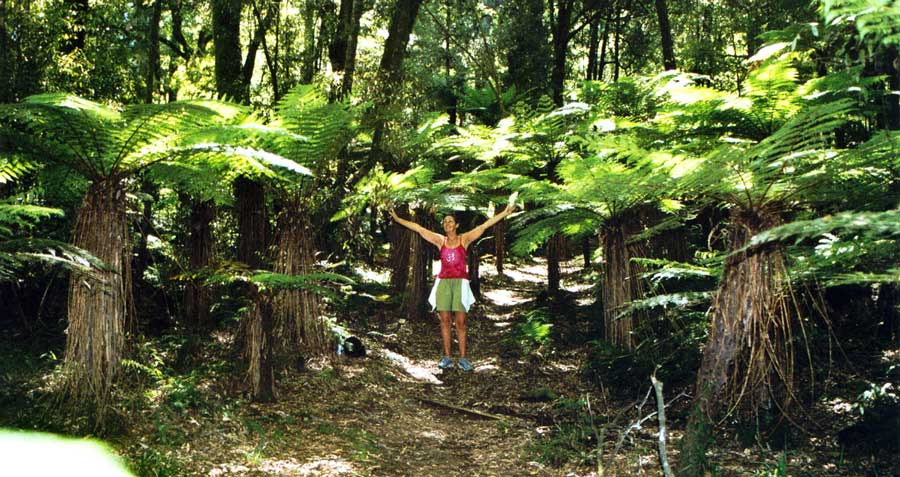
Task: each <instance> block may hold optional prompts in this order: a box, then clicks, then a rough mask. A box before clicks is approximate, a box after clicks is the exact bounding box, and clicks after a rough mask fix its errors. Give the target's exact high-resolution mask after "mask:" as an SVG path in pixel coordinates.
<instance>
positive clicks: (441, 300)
mask: <svg viewBox="0 0 900 477" xmlns="http://www.w3.org/2000/svg"><path fill="white" fill-rule="evenodd" d="M513 210H515V205H514V201H510V205H508V206H507V207H506V209H504V210H503V212H500V213H499V214H497V215H495V216H493V217H491V218H490V219H488V220H487V221H485V222H484V223H483V224H481V225H479V226H478V227H475V228H474V229H472V230H470V231H468V232H466V233H464V234H462V235H459V234H457V233H456V229H457V228H459V223H457V221H456V217H454V216H453V215H447V216H446V217H444V220H443V221H442V222H441V223H442V225H443V227H444V232H445V233H446V234H447V235H446V236H444V235H441V234H439V233H436V232H432V231H430V230H428V229H426V228H425V227H422V226H421V225H419V224H417V223H415V222H411V221H409V220H406V219H403V218H400V217H398V216H397V213H396V212H394V211H393V210H391V217H393V218H394V220H395V221H397V223H398V224H400V225H402V226H404V227H406V228H408V229H410V230H412V231H413V232H416V233H418V234H419V235H421V236H422V238H424V239H425V240H427V241H429V242H431V243H432V244H434V246H436V247H437V248H438V249H440V251H441V272H440V273H439V274H438V277H437V280H435V283H434V287H433V288H432V289H431V296H430V297H429V298H428V302H429V303H431V306H432V310H437V312H438V316H439V317H440V320H441V338H442V339H443V345H444V354H443V355H441V360H440V362H439V363H438V367H440V368H441V369H447V368H451V367H453V360H451V359H450V333H451V330H450V318H451V316H452V317H453V318H454V323H455V324H456V339H457V340H458V343H459V361H458V362H457V366H459V369H462V370H463V371H472V370H473V369H474V367H473V366H472V363H470V362H469V360H468V359H467V358H466V312H468V311H469V307H470V306H472V303H474V302H475V297H474V296H473V295H472V289H471V288H469V274H468V271H467V270H466V249H467V248H468V247H469V244H471V243H472V242H474V241H476V240H478V238H479V237H481V235H482V234H484V231H485V230H487V229H488V228H489V227H491V226H493V225H494V224H496V223H497V222H499V221H501V220H503V218H505V217H506V216H507V215H509V214H511V213H512V212H513Z"/></svg>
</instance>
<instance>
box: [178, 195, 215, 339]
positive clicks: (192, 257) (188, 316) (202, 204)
mask: <svg viewBox="0 0 900 477" xmlns="http://www.w3.org/2000/svg"><path fill="white" fill-rule="evenodd" d="M185 205H189V207H190V208H191V217H190V236H189V237H188V266H189V269H190V271H191V272H196V271H198V270H201V269H203V268H206V267H209V266H210V265H211V264H212V262H213V260H214V258H215V250H216V248H215V239H214V237H213V233H212V222H213V220H215V218H216V207H215V204H213V202H212V201H211V200H196V199H194V200H188V201H187V204H185ZM210 301H211V300H210V296H209V290H208V289H207V288H206V286H205V285H204V284H203V280H197V279H192V280H189V281H188V282H187V284H186V285H185V289H184V319H185V324H186V325H187V329H189V330H192V331H195V332H202V331H206V330H209V329H210V327H211V325H212V323H211V322H210V317H209V306H210Z"/></svg>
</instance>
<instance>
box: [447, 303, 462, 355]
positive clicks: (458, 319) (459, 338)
mask: <svg viewBox="0 0 900 477" xmlns="http://www.w3.org/2000/svg"><path fill="white" fill-rule="evenodd" d="M448 318H449V317H448ZM448 322H449V320H448ZM448 325H449V323H448ZM448 329H449V326H448ZM456 339H457V341H459V357H460V358H465V357H466V312H464V311H457V312H456ZM447 343H448V344H447V346H450V344H449V341H448V342H447Z"/></svg>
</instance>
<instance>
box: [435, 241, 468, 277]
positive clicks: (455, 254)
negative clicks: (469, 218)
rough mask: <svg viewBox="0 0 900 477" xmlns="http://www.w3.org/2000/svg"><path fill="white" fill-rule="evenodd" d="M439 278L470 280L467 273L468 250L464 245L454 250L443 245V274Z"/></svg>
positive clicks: (439, 274)
mask: <svg viewBox="0 0 900 477" xmlns="http://www.w3.org/2000/svg"><path fill="white" fill-rule="evenodd" d="M444 242H445V243H446V242H447V239H444ZM438 278H465V279H468V278H469V273H468V272H467V271H466V248H465V247H463V246H462V244H459V246H457V247H454V248H450V247H447V246H446V245H441V273H438Z"/></svg>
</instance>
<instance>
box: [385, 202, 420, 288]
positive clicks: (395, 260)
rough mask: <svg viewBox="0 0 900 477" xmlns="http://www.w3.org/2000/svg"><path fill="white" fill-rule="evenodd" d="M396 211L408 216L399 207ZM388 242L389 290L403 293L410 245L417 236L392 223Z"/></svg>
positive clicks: (406, 278)
mask: <svg viewBox="0 0 900 477" xmlns="http://www.w3.org/2000/svg"><path fill="white" fill-rule="evenodd" d="M397 213H398V214H399V215H400V216H401V217H404V218H409V217H408V214H406V213H404V211H403V210H402V209H401V210H399V211H397ZM388 233H389V234H390V243H391V256H390V259H389V260H390V264H391V291H392V292H393V293H398V294H399V293H403V292H404V291H406V284H407V282H408V281H409V259H410V247H411V246H412V245H411V244H412V241H413V240H415V239H416V238H417V235H416V233H415V232H413V231H411V230H409V229H407V228H406V227H403V226H402V225H400V224H397V223H392V224H391V225H390V230H389V232H388Z"/></svg>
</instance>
